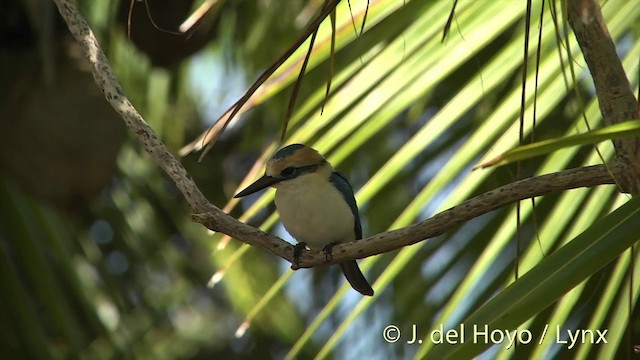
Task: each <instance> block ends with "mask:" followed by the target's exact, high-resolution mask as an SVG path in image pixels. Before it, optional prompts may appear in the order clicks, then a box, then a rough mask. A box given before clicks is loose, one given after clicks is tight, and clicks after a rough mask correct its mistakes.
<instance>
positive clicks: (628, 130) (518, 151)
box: [474, 120, 640, 169]
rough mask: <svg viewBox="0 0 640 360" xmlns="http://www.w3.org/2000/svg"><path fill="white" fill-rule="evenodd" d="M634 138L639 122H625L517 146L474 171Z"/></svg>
mask: <svg viewBox="0 0 640 360" xmlns="http://www.w3.org/2000/svg"><path fill="white" fill-rule="evenodd" d="M634 136H640V120H630V121H625V122H623V123H620V124H615V125H610V126H605V127H603V128H601V129H597V130H592V131H588V132H586V133H582V134H577V135H571V136H564V137H561V138H557V139H549V140H543V141H538V142H535V143H533V144H527V145H522V146H518V147H516V148H514V149H511V150H509V151H507V152H505V153H503V154H502V155H499V156H496V157H495V158H492V159H490V160H487V161H483V162H482V163H480V164H478V165H476V166H475V167H474V169H478V168H486V167H490V166H502V165H507V164H510V163H514V162H516V161H521V160H526V159H530V158H532V157H535V156H540V155H545V154H548V153H551V152H554V151H558V150H560V149H564V148H567V147H570V146H579V145H588V144H596V143H599V142H602V141H606V140H614V139H623V138H628V137H634Z"/></svg>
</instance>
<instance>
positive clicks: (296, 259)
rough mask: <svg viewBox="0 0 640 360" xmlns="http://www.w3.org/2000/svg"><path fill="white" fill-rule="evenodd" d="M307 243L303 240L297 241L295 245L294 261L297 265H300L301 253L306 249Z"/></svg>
mask: <svg viewBox="0 0 640 360" xmlns="http://www.w3.org/2000/svg"><path fill="white" fill-rule="evenodd" d="M306 247H307V244H305V243H303V242H301V243H297V244H295V245H294V246H293V263H294V264H295V265H296V267H297V266H298V265H300V255H301V254H302V250H305V249H306Z"/></svg>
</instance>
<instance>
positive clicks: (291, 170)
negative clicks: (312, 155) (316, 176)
mask: <svg viewBox="0 0 640 360" xmlns="http://www.w3.org/2000/svg"><path fill="white" fill-rule="evenodd" d="M320 165H321V164H313V165H306V166H298V167H293V166H289V167H286V168H284V169H282V170H281V171H280V176H282V177H283V178H287V179H293V178H295V177H298V176H300V175H302V174H306V173H310V172H314V171H316V170H317V169H318V167H319V166H320Z"/></svg>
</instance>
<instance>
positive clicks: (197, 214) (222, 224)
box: [54, 0, 625, 269]
mask: <svg viewBox="0 0 640 360" xmlns="http://www.w3.org/2000/svg"><path fill="white" fill-rule="evenodd" d="M54 1H55V3H56V5H57V6H58V9H59V11H60V14H61V15H62V17H63V18H64V20H65V21H66V23H67V26H68V27H69V30H70V31H71V33H72V35H73V36H74V37H75V39H76V41H77V42H78V43H79V44H80V46H81V48H82V50H83V51H84V54H85V56H86V57H87V58H88V60H89V63H90V65H91V68H92V72H93V76H94V78H95V80H96V83H97V84H98V86H99V87H100V89H101V90H102V92H103V94H104V96H105V98H106V100H107V101H108V102H109V103H110V104H111V106H113V108H114V109H115V110H116V111H117V112H118V113H119V114H120V115H121V116H122V118H123V120H124V121H125V123H126V125H127V126H128V127H129V128H130V129H131V131H132V132H133V133H134V135H135V136H136V137H137V138H138V140H139V141H140V142H141V143H142V144H143V146H144V149H145V150H146V151H147V152H148V153H149V155H151V157H152V158H153V159H154V161H155V162H156V163H157V164H158V166H160V167H161V168H162V169H163V170H164V171H165V172H166V173H167V175H168V176H169V177H170V178H171V180H173V181H174V182H175V183H176V186H177V187H178V189H179V190H180V191H181V192H182V194H183V196H184V198H185V199H186V201H187V203H188V204H189V206H190V207H191V209H192V210H193V212H194V215H193V219H194V220H195V221H197V222H199V223H202V224H203V225H205V226H206V227H208V228H209V229H211V230H213V231H218V232H222V233H224V234H227V235H229V236H231V237H234V238H236V239H238V240H241V241H243V242H245V243H248V244H250V245H254V246H258V247H261V248H263V249H266V250H268V251H270V252H272V253H273V254H275V255H277V256H280V257H282V258H283V259H285V260H288V261H289V262H292V263H293V246H291V244H289V243H287V242H286V241H284V240H282V239H280V238H278V237H276V236H273V235H270V234H267V233H265V232H263V231H261V230H258V229H256V228H254V227H251V226H249V225H246V224H243V223H241V222H239V221H238V220H236V219H234V218H233V217H231V216H229V215H228V214H226V213H224V212H223V211H222V210H220V209H219V208H218V207H216V206H214V205H213V204H211V203H209V202H208V201H207V199H206V198H205V197H204V195H203V194H202V192H201V191H200V190H199V189H198V187H197V186H196V184H195V183H194V181H193V180H192V179H191V177H190V176H189V174H188V173H187V171H186V170H185V169H184V167H183V166H182V165H181V164H180V162H178V160H177V159H176V158H175V157H174V156H173V155H172V154H171V153H170V152H169V150H168V149H167V147H166V146H165V145H164V144H163V143H162V142H161V141H160V140H159V139H158V137H157V136H156V135H155V133H154V132H153V130H152V129H151V128H150V127H149V125H148V124H147V123H146V122H145V121H144V120H143V118H142V116H140V114H139V113H138V112H137V111H136V109H135V108H134V107H133V105H132V104H131V103H130V102H129V100H128V99H127V98H126V96H125V95H124V91H123V90H122V87H121V86H120V84H119V83H118V82H117V80H116V78H115V76H114V75H113V72H112V71H111V68H110V66H109V63H108V61H107V59H106V57H105V55H104V53H103V52H102V50H101V49H100V46H99V44H98V41H97V40H96V38H95V36H94V34H93V32H92V31H91V29H90V28H89V25H88V24H87V23H86V21H85V20H84V19H83V18H82V16H81V15H80V14H79V13H78V11H77V9H76V7H75V5H73V4H72V2H71V1H69V0H54ZM624 170H625V168H624V166H623V164H614V165H610V166H608V167H607V166H605V165H595V166H589V167H584V168H576V169H571V170H566V171H561V172H558V173H553V174H548V175H543V176H538V177H532V178H528V179H524V180H520V181H517V182H514V183H511V184H508V185H505V186H502V187H499V188H497V189H495V190H492V191H489V192H487V193H484V194H482V195H479V196H476V197H474V198H472V199H469V200H467V201H465V202H463V203H461V204H459V205H457V206H454V207H452V208H450V209H448V210H446V211H443V212H441V213H439V214H437V215H435V216H433V217H432V218H430V219H428V220H425V221H423V222H421V223H417V224H413V225H410V226H407V227H404V228H401V229H397V230H393V231H389V232H385V233H381V234H377V235H375V236H372V237H370V238H367V239H363V240H359V241H356V242H352V243H348V244H341V245H337V246H335V247H334V248H333V259H332V260H331V261H329V262H327V260H326V259H325V255H324V253H323V252H322V251H306V252H303V254H302V256H301V257H300V259H299V260H300V262H299V264H297V265H295V264H294V265H293V266H292V268H294V269H296V268H299V267H312V266H317V265H321V264H327V263H338V262H342V261H345V260H350V259H357V258H364V257H367V256H371V255H376V254H381V253H384V252H387V251H391V250H395V249H399V248H401V247H403V246H407V245H412V244H415V243H417V242H420V241H423V240H426V239H428V238H432V237H435V236H438V235H440V234H442V233H444V232H446V231H448V230H451V229H453V228H455V227H457V226H459V225H461V224H463V223H465V222H466V221H468V220H470V219H473V218H475V217H477V216H480V215H482V214H486V213H488V212H490V211H493V210H495V209H498V208H500V207H502V206H504V205H507V204H510V203H513V202H515V201H517V200H522V199H527V198H531V197H536V196H541V195H545V194H549V193H553V192H559V191H563V190H567V189H573V188H578V187H592V186H596V185H601V184H613V183H614V180H613V179H614V178H617V176H619V175H620V173H621V172H622V171H624Z"/></svg>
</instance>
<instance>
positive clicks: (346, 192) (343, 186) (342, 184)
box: [329, 171, 362, 240]
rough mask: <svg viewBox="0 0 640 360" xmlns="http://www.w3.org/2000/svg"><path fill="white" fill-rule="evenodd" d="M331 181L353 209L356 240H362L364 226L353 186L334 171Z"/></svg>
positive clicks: (339, 173)
mask: <svg viewBox="0 0 640 360" xmlns="http://www.w3.org/2000/svg"><path fill="white" fill-rule="evenodd" d="M329 181H331V183H332V184H333V185H334V186H335V187H336V189H338V191H340V194H342V197H343V198H344V200H345V201H346V202H347V204H349V208H351V212H352V213H353V218H354V219H355V225H354V227H353V230H354V231H355V233H356V240H358V239H362V226H361V225H360V214H359V213H358V204H357V203H356V198H355V197H354V196H353V189H351V185H350V184H349V181H348V180H347V178H346V177H345V176H344V175H343V174H342V173H341V172H338V171H334V172H333V174H331V178H329Z"/></svg>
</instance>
